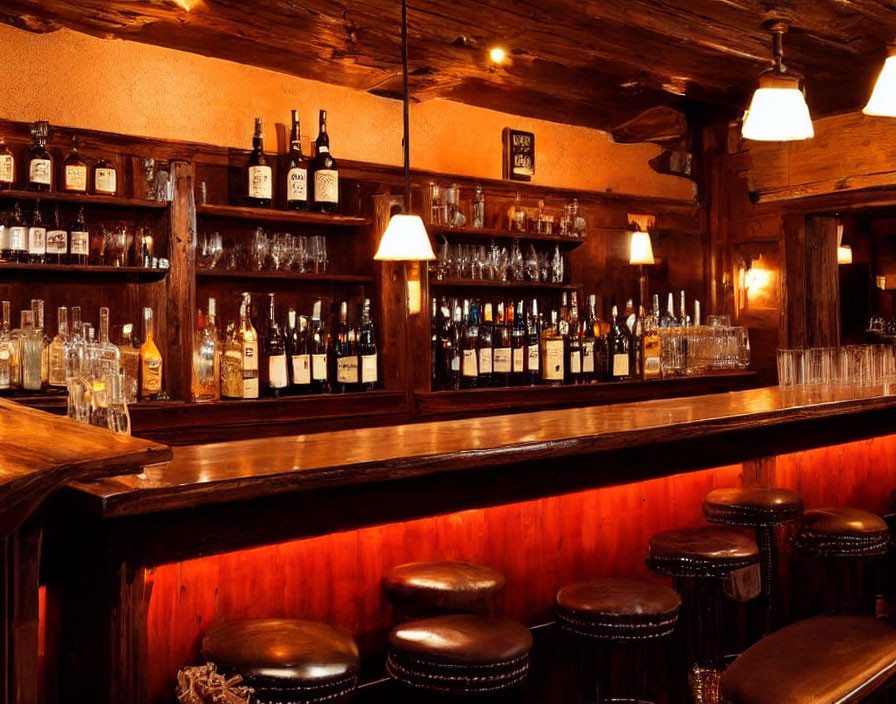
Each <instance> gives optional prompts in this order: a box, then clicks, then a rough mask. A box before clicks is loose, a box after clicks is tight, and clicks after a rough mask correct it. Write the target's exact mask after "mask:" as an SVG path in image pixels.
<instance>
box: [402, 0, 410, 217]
mask: <svg viewBox="0 0 896 704" xmlns="http://www.w3.org/2000/svg"><path fill="white" fill-rule="evenodd" d="M401 69H402V79H403V86H404V93H403V97H404V106H403V108H404V115H403V118H404V139H403V140H402V146H403V147H404V208H405V212H406V213H410V212H411V145H410V131H411V125H410V98H409V95H408V1H407V0H401Z"/></svg>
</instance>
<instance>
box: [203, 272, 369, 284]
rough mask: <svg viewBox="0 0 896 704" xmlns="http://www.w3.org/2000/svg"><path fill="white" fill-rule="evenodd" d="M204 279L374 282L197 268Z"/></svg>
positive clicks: (349, 277) (366, 278) (362, 278)
mask: <svg viewBox="0 0 896 704" xmlns="http://www.w3.org/2000/svg"><path fill="white" fill-rule="evenodd" d="M196 276H197V277H199V278H203V279H288V280H290V281H322V282H330V283H346V284H353V283H357V284H366V283H372V282H373V277H372V276H356V275H355V274H302V273H300V272H298V271H231V270H230V269H197V270H196Z"/></svg>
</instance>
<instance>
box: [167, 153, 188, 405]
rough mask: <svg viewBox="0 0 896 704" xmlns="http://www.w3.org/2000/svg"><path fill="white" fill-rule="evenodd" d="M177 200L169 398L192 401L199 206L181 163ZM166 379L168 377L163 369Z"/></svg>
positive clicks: (176, 171)
mask: <svg viewBox="0 0 896 704" xmlns="http://www.w3.org/2000/svg"><path fill="white" fill-rule="evenodd" d="M171 171H172V176H171V177H172V181H173V183H174V200H173V201H172V203H171V210H170V215H171V220H170V250H171V254H170V256H171V270H170V271H169V272H168V292H167V294H168V295H167V299H166V300H167V305H166V315H165V317H166V319H165V320H164V321H160V322H164V327H162V328H161V329H162V330H166V331H167V336H168V337H167V354H166V355H164V356H165V357H166V358H167V362H168V370H167V379H168V381H167V384H166V388H167V390H168V395H169V396H170V397H171V398H173V399H177V400H182V401H188V400H189V399H190V380H191V373H192V359H193V333H194V330H195V328H196V288H195V281H196V274H195V269H196V205H195V202H194V196H193V167H192V165H190V164H188V163H186V162H182V161H178V162H175V163H174V164H172V169H171ZM162 372H163V377H164V376H166V373H165V370H164V369H163V370H162Z"/></svg>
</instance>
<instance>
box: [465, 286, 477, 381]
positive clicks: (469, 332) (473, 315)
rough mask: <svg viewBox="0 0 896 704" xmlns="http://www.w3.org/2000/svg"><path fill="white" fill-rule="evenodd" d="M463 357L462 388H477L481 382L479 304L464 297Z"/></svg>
mask: <svg viewBox="0 0 896 704" xmlns="http://www.w3.org/2000/svg"><path fill="white" fill-rule="evenodd" d="M463 316H464V321H465V324H464V329H463V333H464V336H463V357H462V359H461V388H464V389H475V388H476V385H477V384H478V382H479V357H478V349H479V346H478V343H479V306H478V305H477V304H476V303H473V304H470V302H469V301H468V300H466V299H464V307H463Z"/></svg>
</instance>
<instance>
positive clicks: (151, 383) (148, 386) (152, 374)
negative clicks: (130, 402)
mask: <svg viewBox="0 0 896 704" xmlns="http://www.w3.org/2000/svg"><path fill="white" fill-rule="evenodd" d="M161 390H162V360H161V359H157V358H156V359H145V360H143V395H144V396H151V395H153V394H157V393H159V391H161Z"/></svg>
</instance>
